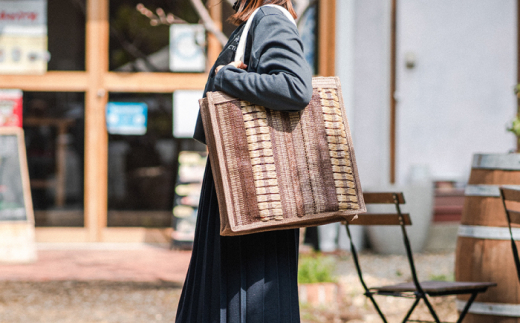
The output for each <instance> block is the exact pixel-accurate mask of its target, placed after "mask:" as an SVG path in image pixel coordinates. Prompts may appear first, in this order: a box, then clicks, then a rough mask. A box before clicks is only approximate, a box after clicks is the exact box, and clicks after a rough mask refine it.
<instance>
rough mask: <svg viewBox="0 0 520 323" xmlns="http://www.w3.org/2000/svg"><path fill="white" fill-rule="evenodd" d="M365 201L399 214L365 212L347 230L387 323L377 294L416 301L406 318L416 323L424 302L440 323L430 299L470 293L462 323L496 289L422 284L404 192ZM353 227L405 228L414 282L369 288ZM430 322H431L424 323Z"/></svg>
mask: <svg viewBox="0 0 520 323" xmlns="http://www.w3.org/2000/svg"><path fill="white" fill-rule="evenodd" d="M364 199H365V203H366V204H394V205H395V209H396V213H382V214H371V213H365V214H360V215H359V216H358V219H356V220H353V221H352V222H350V223H348V222H347V223H346V224H345V227H346V229H347V235H348V237H349V239H350V249H351V252H352V258H353V260H354V264H355V266H356V270H357V273H358V276H359V280H360V281H361V285H363V288H364V290H365V295H366V296H367V297H368V298H369V299H370V301H371V302H372V304H373V305H374V307H375V309H376V311H377V313H378V314H379V316H380V317H381V319H382V320H383V322H385V323H387V320H386V318H385V316H384V314H383V312H382V311H381V309H380V308H379V306H378V305H377V302H376V301H375V299H374V295H383V296H394V297H407V298H415V302H414V303H413V304H412V306H411V308H410V310H409V311H408V313H406V316H405V317H404V319H403V321H402V322H403V323H404V322H419V321H416V320H409V318H410V316H411V315H412V313H413V311H414V310H415V308H416V307H417V305H418V304H419V302H420V301H421V299H422V300H423V301H424V303H425V304H426V306H427V307H428V310H429V312H430V314H431V316H432V317H433V319H434V321H433V322H436V323H440V322H441V321H440V320H439V318H438V316H437V314H436V313H435V310H434V308H433V306H432V305H431V303H430V301H429V299H428V297H427V296H430V297H436V296H448V295H458V294H470V295H471V296H470V298H469V300H468V302H467V303H466V305H465V307H464V309H463V310H462V312H461V313H460V315H459V318H458V320H457V323H459V322H462V320H463V319H464V316H465V315H466V313H467V312H468V310H469V308H470V306H471V304H472V303H473V301H474V300H475V298H476V297H477V294H478V293H482V292H485V291H486V290H487V289H488V287H492V286H496V285H497V284H496V283H491V282H444V281H425V282H419V279H418V278H417V273H416V271H415V265H414V261H413V255H412V248H411V247H410V241H409V239H408V235H407V233H406V228H405V226H406V225H411V224H412V223H411V220H410V215H409V214H404V213H401V208H400V205H401V204H404V203H405V201H404V196H403V193H401V192H390V193H386V192H385V193H365V194H364ZM350 225H399V226H400V227H401V232H402V236H403V242H404V246H405V249H406V255H407V257H408V262H409V265H410V271H411V274H412V282H408V283H401V284H396V285H389V286H382V287H368V286H367V285H366V283H365V281H364V279H363V274H362V272H361V267H360V264H359V259H358V255H357V252H356V248H355V246H354V243H353V242H352V238H351V235H350V228H349V226H350ZM420 322H427V321H420Z"/></svg>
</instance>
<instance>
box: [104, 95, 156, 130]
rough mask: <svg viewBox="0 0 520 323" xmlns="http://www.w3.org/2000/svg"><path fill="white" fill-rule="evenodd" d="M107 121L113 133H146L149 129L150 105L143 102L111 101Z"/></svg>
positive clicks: (107, 110)
mask: <svg viewBox="0 0 520 323" xmlns="http://www.w3.org/2000/svg"><path fill="white" fill-rule="evenodd" d="M106 121H107V130H108V133H109V134H111V135H135V136H137V135H144V134H146V129H147V121H148V105H147V104H146V103H142V102H109V103H107V108H106Z"/></svg>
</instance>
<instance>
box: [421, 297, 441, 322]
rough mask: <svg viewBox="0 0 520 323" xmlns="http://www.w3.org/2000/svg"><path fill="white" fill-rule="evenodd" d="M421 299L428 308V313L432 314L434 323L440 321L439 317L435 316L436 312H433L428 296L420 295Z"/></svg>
mask: <svg viewBox="0 0 520 323" xmlns="http://www.w3.org/2000/svg"><path fill="white" fill-rule="evenodd" d="M421 297H422V299H424V303H425V304H426V306H427V307H428V310H430V314H431V315H432V317H433V319H434V320H435V322H436V323H441V321H440V320H439V318H438V317H437V313H435V310H434V309H433V306H432V304H430V301H429V300H428V298H427V297H426V294H424V295H422V296H421Z"/></svg>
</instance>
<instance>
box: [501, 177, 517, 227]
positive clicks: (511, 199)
mask: <svg viewBox="0 0 520 323" xmlns="http://www.w3.org/2000/svg"><path fill="white" fill-rule="evenodd" d="M500 195H501V197H502V202H503V203H504V209H505V210H506V217H507V221H508V222H509V223H514V224H520V190H519V189H514V188H508V187H507V186H503V187H501V188H500Z"/></svg>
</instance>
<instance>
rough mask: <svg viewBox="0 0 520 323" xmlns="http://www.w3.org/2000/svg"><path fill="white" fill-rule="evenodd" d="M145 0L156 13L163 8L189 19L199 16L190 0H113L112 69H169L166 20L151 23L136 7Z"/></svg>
mask: <svg viewBox="0 0 520 323" xmlns="http://www.w3.org/2000/svg"><path fill="white" fill-rule="evenodd" d="M140 3H143V4H145V5H146V8H147V9H149V10H151V12H153V13H154V14H156V13H157V10H158V9H159V12H161V9H162V11H163V12H164V15H168V14H173V15H174V16H175V17H176V18H178V19H180V20H183V21H186V22H188V23H197V22H198V20H199V19H198V16H197V14H196V12H195V11H194V9H193V7H192V5H191V3H190V0H176V1H163V0H150V1H144V2H143V1H142V0H111V1H110V70H116V71H125V72H137V71H143V72H167V71H169V61H168V60H169V41H170V39H169V30H170V27H169V25H167V24H162V23H157V24H156V23H154V22H152V23H151V19H150V18H148V17H146V16H145V15H143V14H142V13H141V12H140V11H139V10H137V5H138V4H140Z"/></svg>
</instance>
